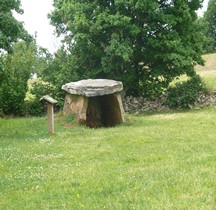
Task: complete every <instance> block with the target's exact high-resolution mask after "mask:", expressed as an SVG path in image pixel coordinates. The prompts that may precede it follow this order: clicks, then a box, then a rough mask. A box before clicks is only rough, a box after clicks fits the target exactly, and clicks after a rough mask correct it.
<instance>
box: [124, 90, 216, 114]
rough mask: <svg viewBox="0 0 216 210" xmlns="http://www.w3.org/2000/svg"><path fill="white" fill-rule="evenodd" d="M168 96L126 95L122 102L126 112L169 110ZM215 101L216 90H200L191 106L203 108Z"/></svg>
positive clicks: (138, 112)
mask: <svg viewBox="0 0 216 210" xmlns="http://www.w3.org/2000/svg"><path fill="white" fill-rule="evenodd" d="M166 97H167V95H163V96H160V97H157V98H154V99H147V98H144V97H133V96H126V97H123V98H122V102H123V107H124V110H125V112H128V113H133V114H140V113H144V112H149V111H162V110H169V107H168V106H167V105H166ZM214 102H216V90H214V91H213V92H212V93H211V94H206V93H203V92H200V93H199V96H198V98H197V101H196V102H195V104H194V105H193V106H191V107H190V108H191V109H192V108H199V107H200V108H203V107H207V106H209V105H211V104H212V103H214Z"/></svg>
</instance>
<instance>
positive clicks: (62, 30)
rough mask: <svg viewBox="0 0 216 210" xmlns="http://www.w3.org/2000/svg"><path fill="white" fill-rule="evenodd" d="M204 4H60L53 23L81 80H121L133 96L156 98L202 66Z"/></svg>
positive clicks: (79, 1) (108, 0)
mask: <svg viewBox="0 0 216 210" xmlns="http://www.w3.org/2000/svg"><path fill="white" fill-rule="evenodd" d="M201 2H202V0H191V1H183V0H176V1H156V0H154V1H139V0H136V1H131V0H126V1H122V0H116V1H113V0H106V1H83V0H70V1H62V0H55V1H54V8H55V9H54V11H53V12H52V14H51V15H50V18H51V21H52V24H53V25H54V26H55V27H56V31H57V32H58V34H59V35H60V34H64V35H65V43H66V44H67V45H68V49H67V51H66V53H67V55H68V57H70V59H69V60H68V61H69V62H70V66H71V68H72V69H73V72H76V74H77V76H78V78H79V79H80V78H82V79H83V78H110V79H116V80H122V81H123V83H124V86H125V89H126V90H127V93H128V94H133V95H137V94H138V95H146V96H152V95H155V94H159V93H160V92H161V91H163V90H164V88H166V87H167V86H168V84H169V83H170V82H171V81H172V80H173V79H174V78H175V77H177V76H179V75H182V74H185V73H186V74H187V75H189V76H192V75H193V74H194V64H195V63H199V64H202V62H203V61H202V59H201V56H200V55H201V48H202V39H203V35H202V33H201V30H200V25H199V24H197V22H196V21H195V20H196V18H197V16H196V13H195V11H196V10H197V9H198V8H199V7H200V6H201ZM72 79H73V76H70V75H69V77H68V80H69V81H70V80H72Z"/></svg>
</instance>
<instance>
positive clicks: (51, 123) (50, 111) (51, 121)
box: [47, 103, 55, 135]
mask: <svg viewBox="0 0 216 210" xmlns="http://www.w3.org/2000/svg"><path fill="white" fill-rule="evenodd" d="M47 115H48V131H49V134H51V135H52V134H54V132H55V131H54V111H53V104H51V103H47Z"/></svg>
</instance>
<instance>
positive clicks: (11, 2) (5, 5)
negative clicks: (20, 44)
mask: <svg viewBox="0 0 216 210" xmlns="http://www.w3.org/2000/svg"><path fill="white" fill-rule="evenodd" d="M12 12H17V13H20V14H22V13H23V10H22V9H20V0H0V49H3V50H6V51H8V52H11V51H12V44H13V43H14V42H17V41H18V39H23V40H29V39H30V36H29V35H28V34H27V32H26V31H25V29H24V27H23V24H22V22H19V21H17V20H16V19H15V18H14V16H13V13H12Z"/></svg>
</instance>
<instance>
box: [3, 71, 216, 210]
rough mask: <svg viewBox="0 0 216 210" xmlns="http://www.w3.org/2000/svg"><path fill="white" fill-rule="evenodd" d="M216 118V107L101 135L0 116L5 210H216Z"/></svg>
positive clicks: (140, 119)
mask: <svg viewBox="0 0 216 210" xmlns="http://www.w3.org/2000/svg"><path fill="white" fill-rule="evenodd" d="M198 71H199V73H200V74H203V75H204V77H206V78H207V70H206V72H205V71H204V70H198ZM211 71H214V70H211ZM214 76H216V75H214V74H211V75H210V76H209V78H210V79H211V80H212V81H213V82H214V78H213V77H214ZM212 78H213V79H212ZM206 81H209V80H208V79H207V80H206ZM215 83H216V82H214V84H213V85H215ZM215 119H216V105H212V106H211V107H209V108H205V109H200V110H191V111H184V112H174V111H172V112H166V113H152V114H145V115H141V116H133V115H126V122H125V123H124V124H122V125H119V126H117V127H114V128H100V129H89V128H86V127H83V126H77V125H75V124H71V123H69V122H68V119H63V118H62V117H61V116H60V115H59V114H57V115H56V116H55V125H56V128H55V130H56V133H55V135H53V136H49V135H48V134H47V119H46V117H42V118H17V119H1V118H0V209H2V210H7V209H75V210H76V209H88V210H91V209H95V210H97V209H107V210H109V209H116V210H120V209H122V210H127V209H131V210H134V209H136V210H137V209H138V210H140V209H208V210H209V209H216V164H215V163H216V152H215V151H216V142H215V140H216V120H215Z"/></svg>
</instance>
